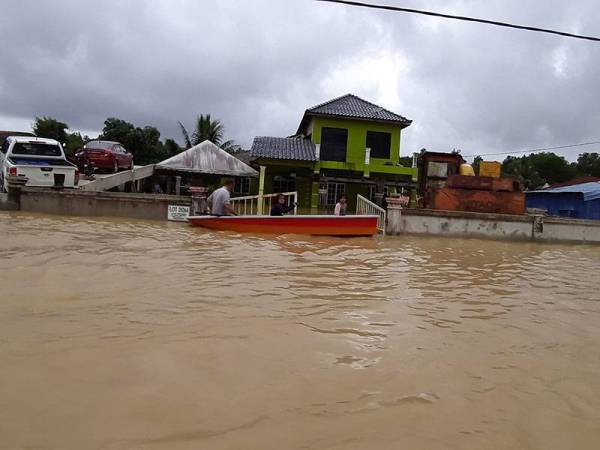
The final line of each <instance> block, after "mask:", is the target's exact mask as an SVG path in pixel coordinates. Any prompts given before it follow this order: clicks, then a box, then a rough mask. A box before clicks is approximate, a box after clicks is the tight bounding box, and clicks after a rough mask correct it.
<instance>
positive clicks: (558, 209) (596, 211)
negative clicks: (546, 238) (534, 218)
mask: <svg viewBox="0 0 600 450" xmlns="http://www.w3.org/2000/svg"><path fill="white" fill-rule="evenodd" d="M525 198H526V207H527V208H535V209H543V210H545V211H546V212H547V213H548V215H551V216H558V217H571V218H576V219H593V220H600V182H591V183H582V184H575V185H572V186H563V187H557V188H549V189H542V190H537V191H529V192H525Z"/></svg>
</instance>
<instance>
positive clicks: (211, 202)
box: [206, 180, 236, 216]
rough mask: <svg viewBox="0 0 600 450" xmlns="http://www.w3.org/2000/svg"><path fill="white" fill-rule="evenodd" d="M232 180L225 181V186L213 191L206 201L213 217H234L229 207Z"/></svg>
mask: <svg viewBox="0 0 600 450" xmlns="http://www.w3.org/2000/svg"><path fill="white" fill-rule="evenodd" d="M233 186H234V182H233V180H227V181H225V184H224V185H223V186H222V187H220V188H219V189H216V190H214V191H213V193H212V194H210V195H209V196H208V198H207V199H206V201H207V203H208V207H209V209H210V213H211V214H212V215H213V216H235V215H236V214H235V211H234V210H233V208H232V207H231V202H230V199H231V193H232V192H233Z"/></svg>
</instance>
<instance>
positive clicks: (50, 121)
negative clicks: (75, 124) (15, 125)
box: [32, 116, 90, 156]
mask: <svg viewBox="0 0 600 450" xmlns="http://www.w3.org/2000/svg"><path fill="white" fill-rule="evenodd" d="M68 130H69V126H68V125H67V124H66V123H64V122H60V121H59V120H56V119H54V118H52V117H45V116H44V117H36V118H35V122H34V123H33V127H32V131H33V133H34V134H35V135H36V136H38V137H43V138H47V139H54V140H56V141H58V142H60V143H61V144H64V146H65V153H66V154H67V156H73V155H74V154H75V152H76V151H77V149H78V148H80V147H82V146H83V145H84V144H85V143H86V142H88V141H89V140H90V139H89V138H88V137H87V136H81V133H79V132H73V133H70V132H69V131H68Z"/></svg>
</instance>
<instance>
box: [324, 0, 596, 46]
mask: <svg viewBox="0 0 600 450" xmlns="http://www.w3.org/2000/svg"><path fill="white" fill-rule="evenodd" d="M316 1H318V2H327V3H339V4H342V5H348V6H359V7H363V8H372V9H385V10H388V11H397V12H406V13H412V14H422V15H425V16H433V17H442V18H444V19H454V20H464V21H467V22H479V23H485V24H487V25H495V26H498V27H507V28H516V29H518V30H527V31H536V32H538V33H549V34H556V35H559V36H565V37H570V38H575V39H585V40H588V41H596V42H600V38H598V37H594V36H584V35H581V34H573V33H565V32H564V31H556V30H550V29H548V28H538V27H529V26H526V25H516V24H513V23H508V22H498V21H495V20H487V19H478V18H475V17H468V16H455V15H452V14H442V13H436V12H432V11H424V10H421V9H412V8H401V7H398V6H390V5H374V4H371V3H362V2H352V1H346V0H316Z"/></svg>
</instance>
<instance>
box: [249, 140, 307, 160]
mask: <svg viewBox="0 0 600 450" xmlns="http://www.w3.org/2000/svg"><path fill="white" fill-rule="evenodd" d="M250 155H251V156H252V158H269V159H287V160H294V161H316V160H317V158H316V156H315V144H313V143H312V142H311V140H310V139H304V138H281V137H270V136H257V137H255V138H254V142H253V143H252V148H251V149H250Z"/></svg>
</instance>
